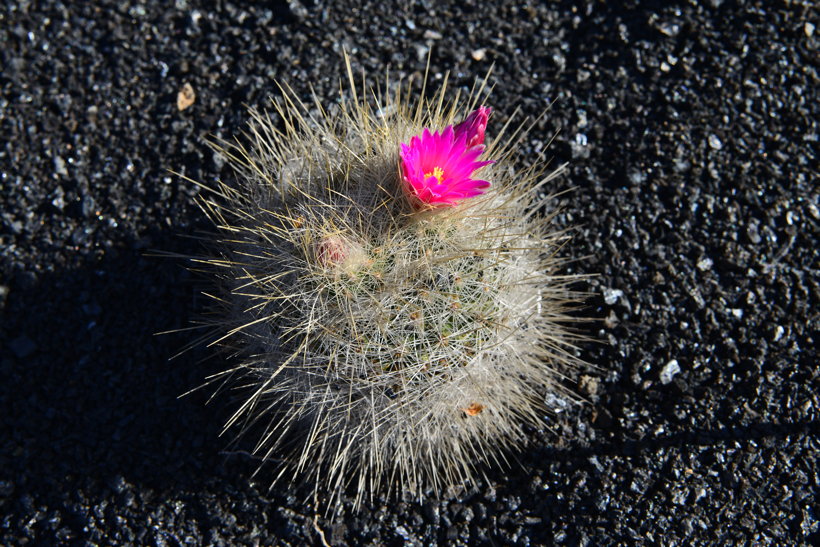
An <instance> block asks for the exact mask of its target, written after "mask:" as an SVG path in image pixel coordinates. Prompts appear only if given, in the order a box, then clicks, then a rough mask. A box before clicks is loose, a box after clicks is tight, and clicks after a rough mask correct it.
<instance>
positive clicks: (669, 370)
mask: <svg viewBox="0 0 820 547" xmlns="http://www.w3.org/2000/svg"><path fill="white" fill-rule="evenodd" d="M679 372H680V365H678V360H677V359H672V360H671V361H669V362H668V363H666V366H665V367H663V370H661V383H662V384H664V385H666V384H668V383H669V382H671V381H672V378H674V377H675V375H676V374H677V373H679Z"/></svg>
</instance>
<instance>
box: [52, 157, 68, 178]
mask: <svg viewBox="0 0 820 547" xmlns="http://www.w3.org/2000/svg"><path fill="white" fill-rule="evenodd" d="M54 170H55V171H56V172H57V174H58V175H60V176H63V177H67V176H68V169H66V167H65V160H64V159H63V158H61V157H60V156H54Z"/></svg>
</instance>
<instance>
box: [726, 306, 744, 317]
mask: <svg viewBox="0 0 820 547" xmlns="http://www.w3.org/2000/svg"><path fill="white" fill-rule="evenodd" d="M729 312H730V313H731V314H732V315H734V316H735V317H736V318H737V319H742V318H743V309H742V308H730V309H729Z"/></svg>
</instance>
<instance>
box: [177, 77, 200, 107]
mask: <svg viewBox="0 0 820 547" xmlns="http://www.w3.org/2000/svg"><path fill="white" fill-rule="evenodd" d="M195 100H196V93H194V88H193V86H191V84H189V83H188V82H185V85H183V86H182V89H180V90H179V93H177V109H178V110H179V111H180V112H182V111H183V110H185V109H186V108H188V107H189V106H191V105H192V104H194V101H195Z"/></svg>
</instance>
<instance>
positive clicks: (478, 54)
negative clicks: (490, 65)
mask: <svg viewBox="0 0 820 547" xmlns="http://www.w3.org/2000/svg"><path fill="white" fill-rule="evenodd" d="M470 55H471V56H472V58H473V60H474V61H483V60H484V57H486V56H487V50H486V49H484V48H479V49H474V50H473V51H472V53H471V54H470Z"/></svg>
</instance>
